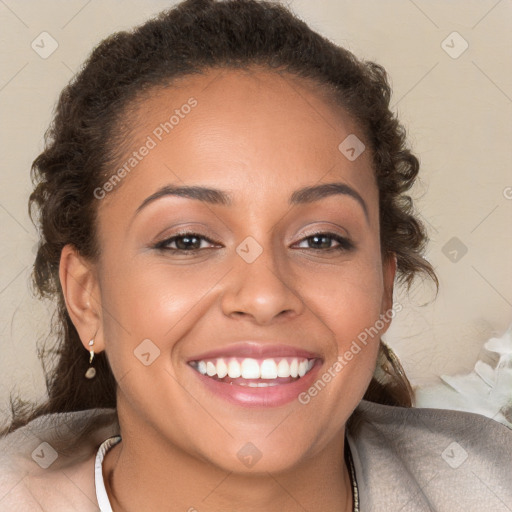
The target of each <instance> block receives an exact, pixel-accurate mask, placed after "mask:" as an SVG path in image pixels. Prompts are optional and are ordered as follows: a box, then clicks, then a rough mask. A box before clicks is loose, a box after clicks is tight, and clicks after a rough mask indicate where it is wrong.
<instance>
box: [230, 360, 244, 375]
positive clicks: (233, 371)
mask: <svg viewBox="0 0 512 512" xmlns="http://www.w3.org/2000/svg"><path fill="white" fill-rule="evenodd" d="M228 375H229V377H230V378H231V379H237V378H238V377H240V375H242V371H241V369H240V363H239V362H238V361H236V360H235V359H231V361H229V363H228Z"/></svg>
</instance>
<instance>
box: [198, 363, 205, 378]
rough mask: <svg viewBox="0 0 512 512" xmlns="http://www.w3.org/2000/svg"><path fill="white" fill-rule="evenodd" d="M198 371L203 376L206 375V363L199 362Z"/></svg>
mask: <svg viewBox="0 0 512 512" xmlns="http://www.w3.org/2000/svg"><path fill="white" fill-rule="evenodd" d="M197 371H198V372H199V373H202V374H203V375H206V363H205V362H204V361H199V362H198V363H197Z"/></svg>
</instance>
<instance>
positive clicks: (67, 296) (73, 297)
mask: <svg viewBox="0 0 512 512" xmlns="http://www.w3.org/2000/svg"><path fill="white" fill-rule="evenodd" d="M59 279H60V285H61V287H62V293H63V295H64V300H65V302H66V309H67V310H68V314H69V316H70V318H71V321H72V322H73V325H74V326H75V328H76V330H77V331H78V335H79V336H80V340H81V341H82V344H83V346H84V347H85V349H86V350H90V347H89V341H90V340H91V339H93V338H94V351H95V352H96V353H98V352H101V351H102V350H104V349H105V344H104V339H103V333H102V332H101V325H102V321H101V320H102V317H101V303H100V294H99V285H98V279H97V275H96V272H95V269H94V266H93V265H92V264H91V263H90V262H89V261H87V260H86V259H85V258H84V257H83V256H81V255H80V254H79V253H78V251H77V249H76V248H75V247H74V246H73V245H71V244H68V245H66V246H65V247H64V248H63V249H62V252H61V255H60V265H59Z"/></svg>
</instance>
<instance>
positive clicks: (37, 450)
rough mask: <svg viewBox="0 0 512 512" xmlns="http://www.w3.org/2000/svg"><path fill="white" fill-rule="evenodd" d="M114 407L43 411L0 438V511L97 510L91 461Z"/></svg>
mask: <svg viewBox="0 0 512 512" xmlns="http://www.w3.org/2000/svg"><path fill="white" fill-rule="evenodd" d="M118 433H119V425H118V423H117V416H116V413H115V410H114V409H92V410H86V411H78V412H71V413H60V414H48V415H45V416H41V417H39V418H36V419H35V420H33V421H31V422H30V423H28V424H27V425H26V426H24V427H22V428H19V429H17V430H16V431H14V432H12V433H10V434H8V435H6V436H4V437H2V438H0V512H4V511H9V512H16V511H20V512H21V511H27V510H52V511H55V512H60V511H69V510H79V511H89V510H91V511H92V510H94V511H97V510H98V506H97V501H96V493H95V488H94V462H95V456H96V451H97V450H98V447H99V446H100V444H101V443H102V442H103V441H104V440H105V439H107V438H108V437H111V436H113V435H116V434H118Z"/></svg>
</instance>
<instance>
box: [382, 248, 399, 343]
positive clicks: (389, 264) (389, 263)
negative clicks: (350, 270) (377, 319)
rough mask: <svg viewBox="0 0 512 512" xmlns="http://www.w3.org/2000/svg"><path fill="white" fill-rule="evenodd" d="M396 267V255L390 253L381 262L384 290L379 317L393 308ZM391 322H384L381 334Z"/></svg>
mask: <svg viewBox="0 0 512 512" xmlns="http://www.w3.org/2000/svg"><path fill="white" fill-rule="evenodd" d="M396 267H397V259H396V254H395V253H394V252H390V253H388V254H387V255H385V257H384V258H383V260H382V275H383V282H384V290H383V293H382V305H381V312H380V313H381V315H385V314H386V313H387V312H388V311H390V310H391V308H392V307H393V289H394V284H395V274H396ZM390 323H391V322H386V327H385V328H384V330H383V331H382V333H381V334H383V333H384V332H386V331H387V330H388V327H389V325H390Z"/></svg>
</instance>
